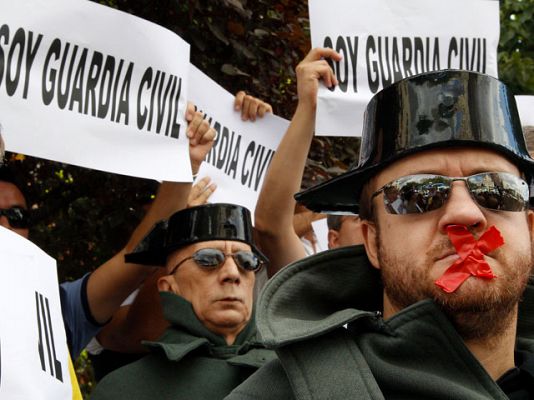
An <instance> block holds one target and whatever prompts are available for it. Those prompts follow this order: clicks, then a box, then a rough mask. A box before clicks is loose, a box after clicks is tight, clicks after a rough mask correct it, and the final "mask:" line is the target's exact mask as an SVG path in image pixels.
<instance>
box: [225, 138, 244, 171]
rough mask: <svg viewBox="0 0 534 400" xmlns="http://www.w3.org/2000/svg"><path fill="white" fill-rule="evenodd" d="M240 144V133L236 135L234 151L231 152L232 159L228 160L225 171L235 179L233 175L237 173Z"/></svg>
mask: <svg viewBox="0 0 534 400" xmlns="http://www.w3.org/2000/svg"><path fill="white" fill-rule="evenodd" d="M240 146H241V135H237V142H236V144H235V147H234V152H233V154H232V161H230V165H229V168H228V171H227V172H226V173H227V174H228V175H229V176H231V177H232V179H235V176H236V173H237V164H238V162H239V147H240ZM232 172H233V174H232Z"/></svg>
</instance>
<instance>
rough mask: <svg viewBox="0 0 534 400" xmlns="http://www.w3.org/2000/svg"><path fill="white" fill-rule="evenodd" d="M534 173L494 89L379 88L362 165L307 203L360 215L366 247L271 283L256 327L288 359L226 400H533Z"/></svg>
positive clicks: (402, 84) (493, 83)
mask: <svg viewBox="0 0 534 400" xmlns="http://www.w3.org/2000/svg"><path fill="white" fill-rule="evenodd" d="M333 55H335V52H333V50H330V49H314V50H312V51H311V52H310V54H309V55H308V57H307V59H306V60H305V61H306V63H307V68H309V69H310V71H312V72H313V73H310V76H312V78H315V80H316V82H315V85H316V84H317V81H318V80H319V79H322V80H323V81H324V82H325V83H326V84H327V86H331V84H332V83H335V77H334V76H333V73H332V71H331V70H330V68H329V67H328V65H327V64H326V61H325V60H324V58H328V57H333ZM336 57H337V55H336ZM314 96H316V92H315V94H314ZM314 98H315V97H314ZM307 100H308V101H309V99H307ZM303 101H304V100H303V99H299V102H303ZM314 112H315V109H314V108H308V111H307V113H308V114H307V116H308V117H309V118H313V117H314ZM301 113H303V111H301ZM299 118H301V119H302V118H303V116H302V115H301V116H300V117H299ZM294 120H295V117H294ZM533 175H534V160H532V159H531V158H530V156H529V155H528V152H527V150H526V146H525V141H524V138H523V135H522V131H521V124H520V122H519V117H518V114H517V109H516V105H515V100H514V98H513V95H512V93H511V92H510V91H509V90H508V88H506V86H505V85H504V84H502V83H501V82H499V81H498V80H497V79H495V78H492V77H489V76H486V75H482V74H478V73H473V72H467V71H455V70H446V71H439V72H430V73H425V74H421V75H418V76H413V77H409V78H406V79H404V80H401V81H399V82H397V83H394V84H393V85H391V86H389V87H387V88H385V89H384V90H382V91H381V92H379V93H378V94H377V95H376V96H375V97H373V99H372V100H371V101H370V103H369V104H368V106H367V110H366V115H365V121H364V129H363V134H362V147H361V150H360V160H359V163H358V164H357V165H354V166H353V167H352V168H351V169H350V170H349V171H348V172H347V173H345V174H342V175H340V176H338V177H336V178H334V179H331V180H330V181H327V182H325V183H322V184H320V185H318V186H315V187H313V188H310V189H308V190H306V191H304V192H301V193H299V194H298V195H297V196H296V198H297V200H298V201H300V202H301V203H303V204H304V205H306V206H307V207H308V208H310V209H311V210H313V211H317V212H345V213H346V212H350V213H359V215H360V217H361V219H362V232H363V237H364V247H353V248H343V249H338V250H333V251H330V252H326V253H323V254H319V255H317V256H313V257H309V258H307V259H304V260H301V261H298V262H296V263H294V264H292V265H290V266H289V267H287V268H286V269H284V270H282V271H281V272H280V273H279V274H277V275H276V276H275V277H273V278H272V279H271V281H270V282H269V283H268V284H267V286H266V287H265V289H264V292H263V295H262V297H261V298H260V301H259V303H258V306H257V307H258V313H257V320H258V329H259V331H260V334H261V335H262V338H263V339H264V341H265V343H266V345H267V346H269V347H273V348H274V349H275V350H276V352H277V355H278V357H279V360H275V361H273V362H271V363H269V364H267V365H266V366H265V367H264V368H262V369H261V370H260V371H258V372H257V373H256V374H254V375H253V376H252V377H251V378H250V379H249V380H247V381H246V382H245V383H244V384H243V385H241V386H239V387H238V388H236V389H235V391H234V392H233V393H232V394H231V395H230V396H228V399H252V398H254V399H271V398H272V399H275V398H276V399H278V398H283V399H291V398H295V399H349V398H354V399H455V400H458V399H465V400H467V399H469V400H471V399H508V398H510V399H532V398H534V318H533V317H532V315H533V308H534V286H533V285H532V281H531V275H532V266H533V255H532V233H533V230H534V213H533V212H532V211H531V210H530V209H529V189H528V187H529V183H530V182H531V178H532V176H533ZM345 325H346V328H345V327H344V326H345ZM266 388H269V390H266Z"/></svg>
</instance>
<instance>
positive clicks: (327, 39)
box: [323, 36, 336, 92]
mask: <svg viewBox="0 0 534 400" xmlns="http://www.w3.org/2000/svg"><path fill="white" fill-rule="evenodd" d="M323 47H326V48H329V49H333V48H334V43H333V42H332V39H331V38H330V37H329V36H326V37H325V38H324V41H323ZM325 61H326V62H327V63H328V65H329V66H330V68H332V71H334V73H335V72H336V67H335V65H334V61H332V59H331V58H330V57H328V58H326V59H325ZM327 89H328V90H330V91H331V92H333V91H334V90H335V87H334V86H331V87H329V88H327Z"/></svg>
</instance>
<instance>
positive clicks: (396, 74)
mask: <svg viewBox="0 0 534 400" xmlns="http://www.w3.org/2000/svg"><path fill="white" fill-rule="evenodd" d="M392 64H393V79H394V82H397V81H400V80H401V79H402V78H403V76H402V72H401V68H400V60H399V48H398V46H397V38H396V37H394V38H393V62H392Z"/></svg>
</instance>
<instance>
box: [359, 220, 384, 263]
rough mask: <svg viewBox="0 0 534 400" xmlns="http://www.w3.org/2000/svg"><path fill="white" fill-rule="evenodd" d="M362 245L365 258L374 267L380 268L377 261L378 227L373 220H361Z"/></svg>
mask: <svg viewBox="0 0 534 400" xmlns="http://www.w3.org/2000/svg"><path fill="white" fill-rule="evenodd" d="M361 228H362V236H363V245H364V246H365V252H366V253H367V258H368V259H369V261H370V262H371V264H372V265H373V267H375V268H376V269H380V263H379V262H378V227H377V226H376V224H375V223H374V222H371V221H368V220H362V225H361Z"/></svg>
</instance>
